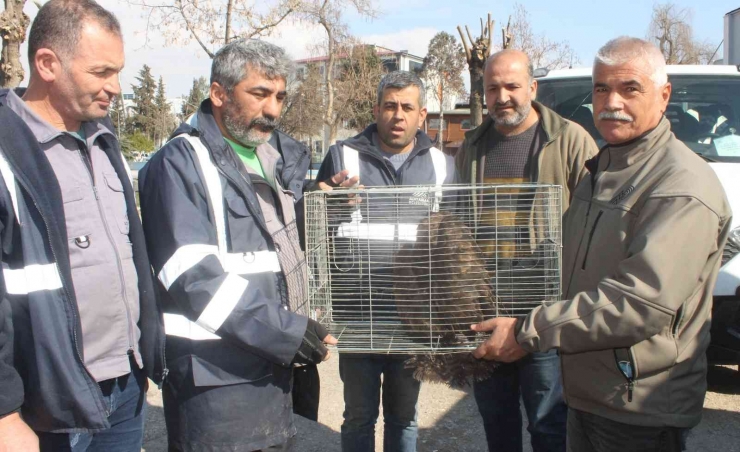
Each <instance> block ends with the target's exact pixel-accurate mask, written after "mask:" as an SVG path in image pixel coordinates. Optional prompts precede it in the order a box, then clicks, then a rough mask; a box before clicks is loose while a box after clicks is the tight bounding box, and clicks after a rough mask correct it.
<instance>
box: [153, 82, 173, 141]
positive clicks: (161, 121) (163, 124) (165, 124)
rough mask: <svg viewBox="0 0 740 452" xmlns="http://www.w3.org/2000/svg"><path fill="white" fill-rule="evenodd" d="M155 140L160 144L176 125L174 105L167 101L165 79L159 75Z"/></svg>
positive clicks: (155, 104) (155, 108) (155, 102)
mask: <svg viewBox="0 0 740 452" xmlns="http://www.w3.org/2000/svg"><path fill="white" fill-rule="evenodd" d="M154 113H155V117H154V137H153V138H154V142H155V143H156V144H158V145H160V144H162V143H163V142H164V140H166V139H167V137H168V136H169V134H170V132H171V131H172V130H171V129H172V128H173V126H174V125H175V118H174V116H173V115H172V105H171V104H170V103H169V102H167V94H166V93H165V86H164V80H163V79H162V77H161V76H160V77H159V83H158V84H157V96H156V97H155V98H154Z"/></svg>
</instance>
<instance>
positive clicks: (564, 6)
mask: <svg viewBox="0 0 740 452" xmlns="http://www.w3.org/2000/svg"><path fill="white" fill-rule="evenodd" d="M99 1H100V3H101V4H102V5H103V6H104V7H106V8H108V9H110V10H111V11H113V12H114V13H115V14H116V15H117V16H118V18H119V20H120V21H121V25H122V27H123V33H124V40H125V51H126V67H125V69H124V70H123V72H122V74H121V82H122V84H123V88H124V92H131V83H132V82H134V81H135V80H134V77H135V76H136V75H137V73H138V71H139V70H140V69H141V67H142V65H144V64H147V65H149V66H150V67H151V68H152V72H153V73H154V75H155V77H157V78H158V77H159V76H160V75H161V76H162V77H164V81H165V84H166V86H167V95H168V96H169V97H179V96H182V95H186V94H187V93H188V91H189V90H190V86H191V84H192V80H193V78H194V77H198V76H206V77H208V75H209V73H210V59H209V58H208V56H207V55H206V54H205V52H204V51H203V50H202V49H201V48H200V47H199V46H198V45H197V44H194V43H191V44H189V45H177V46H176V45H171V46H166V45H165V42H164V40H163V39H162V38H161V37H160V36H157V35H156V33H154V34H152V33H150V34H149V37H148V38H149V39H148V44H147V43H146V39H145V31H146V30H145V28H146V20H145V18H144V17H143V10H142V9H141V8H139V7H134V6H130V5H128V4H127V3H125V2H123V1H118V0H99ZM257 1H260V0H257ZM520 2H521V3H523V4H524V5H525V6H526V8H527V11H528V12H529V15H530V20H531V24H532V28H533V30H534V31H535V33H537V34H540V33H544V34H545V35H547V36H548V38H550V39H553V40H557V41H561V40H567V41H569V42H570V44H571V46H572V47H573V49H574V50H575V52H576V54H577V55H578V57H579V58H580V60H581V63H582V65H590V63H591V61H592V59H593V56H594V54H595V53H596V50H598V48H599V46H601V45H602V44H604V43H605V42H606V41H608V40H609V39H611V38H613V37H616V36H619V35H632V36H638V37H645V34H646V32H647V27H648V23H649V21H650V14H651V11H652V6H653V3H652V2H651V1H649V0H619V1H618V2H617V1H598V2H597V1H593V0H558V1H557V2H555V1H552V0H527V1H523V0H520ZM515 3H516V2H515V1H513V0H505V1H495V2H494V1H490V0H489V1H477V0H464V1H450V0H403V1H399V0H376V4H377V5H378V6H379V8H380V10H381V12H380V15H379V17H378V18H376V19H373V20H367V19H364V18H359V17H357V16H356V15H353V14H349V15H347V16H346V21H347V23H348V25H349V29H350V31H351V32H352V33H353V34H354V35H356V36H359V37H360V38H361V39H362V40H363V41H364V42H367V43H370V44H377V45H381V46H384V47H389V48H391V49H393V50H402V49H405V50H408V51H409V52H410V53H412V54H415V55H419V56H424V55H425V54H426V49H427V46H428V44H429V40H430V39H431V38H432V36H434V34H435V33H437V32H438V31H447V32H449V33H453V34H455V35H456V36H457V30H456V29H455V27H456V26H457V25H459V24H461V25H465V24H468V25H469V26H471V31H473V32H474V33H477V31H476V30H478V31H479V29H480V25H479V18H480V17H483V16H485V15H486V14H487V13H488V12H490V13H492V15H493V18H494V19H495V20H496V21H497V24H496V28H497V30H496V35H494V36H500V33H501V32H500V26H501V23H502V22H505V21H506V19H507V18H508V16H509V15H510V14H511V13H512V12H513V8H514V4H515ZM674 4H676V5H677V6H679V7H682V8H683V7H689V8H691V9H692V10H693V25H694V31H695V35H696V38H697V39H700V40H707V41H709V42H712V43H714V44H715V45H718V44H719V43H720V41H721V40H722V38H723V26H724V19H723V18H724V15H725V14H726V13H727V12H729V11H731V10H733V9H735V8H737V7H740V4H738V3H737V0H705V1H702V2H698V1H696V0H695V1H693V2H692V1H687V0H677V1H675V2H674ZM607 5H608V6H607ZM401 6H402V7H401ZM25 11H26V13H27V14H28V15H29V16H30V17H31V18H33V17H34V16H35V15H36V11H37V7H36V6H35V5H34V4H33V3H32V2H30V1H29V2H27V4H26V7H25ZM182 37H183V38H185V37H187V31H186V30H182ZM322 37H323V36H322V33H321V31H320V30H319V29H318V27H316V26H314V25H312V24H302V23H284V24H283V25H281V27H280V28H279V29H278V30H277V32H276V33H275V34H274V35H273V36H271V37H269V38H266V39H268V40H270V41H272V42H274V43H276V44H278V45H281V46H283V47H285V49H286V50H287V51H288V53H289V54H290V55H291V56H292V57H293V58H305V57H307V56H311V52H312V51H313V50H312V45H314V44H316V43H317V42H321V40H322ZM26 50H27V49H26V48H25V46H24V48H23V49H22V52H23V55H25V54H26ZM719 57H721V50H720V53H719ZM26 64H27V62H26V61H25V60H24V65H26ZM26 68H27V67H26Z"/></svg>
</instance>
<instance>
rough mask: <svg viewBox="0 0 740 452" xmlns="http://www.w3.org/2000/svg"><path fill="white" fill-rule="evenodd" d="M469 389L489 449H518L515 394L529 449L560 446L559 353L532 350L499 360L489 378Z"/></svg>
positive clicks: (559, 451) (563, 415)
mask: <svg viewBox="0 0 740 452" xmlns="http://www.w3.org/2000/svg"><path fill="white" fill-rule="evenodd" d="M520 388H521V390H520ZM473 389H474V391H473V392H474V394H475V401H476V403H477V404H478V410H479V411H480V414H481V416H483V426H484V428H485V431H486V441H487V442H488V450H489V451H490V452H521V451H522V435H521V431H522V415H521V411H520V409H519V397H520V396H521V397H522V399H523V400H524V408H525V410H526V412H527V419H528V421H529V426H528V427H527V430H528V431H529V434H530V435H531V437H532V449H533V450H534V452H564V451H565V431H566V425H567V417H568V416H567V415H568V409H567V407H566V405H565V402H564V401H563V387H562V383H561V381H560V358H559V357H558V355H557V354H556V353H555V351H550V352H548V353H532V354H530V355H528V356H526V357H525V358H522V359H521V360H519V361H517V362H515V363H510V364H502V365H501V366H500V367H499V368H497V369H496V372H494V375H493V376H492V377H491V378H489V379H487V380H484V381H480V382H476V383H475V384H474V385H473Z"/></svg>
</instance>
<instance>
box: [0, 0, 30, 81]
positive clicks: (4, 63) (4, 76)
mask: <svg viewBox="0 0 740 452" xmlns="http://www.w3.org/2000/svg"><path fill="white" fill-rule="evenodd" d="M24 3H25V0H5V11H3V12H2V13H0V37H2V42H3V50H2V54H1V55H0V88H15V87H16V86H18V85H20V83H21V81H22V80H23V66H21V58H20V57H21V43H22V42H23V40H24V39H25V37H26V28H27V27H28V23H29V20H28V16H26V15H25V14H23V5H24Z"/></svg>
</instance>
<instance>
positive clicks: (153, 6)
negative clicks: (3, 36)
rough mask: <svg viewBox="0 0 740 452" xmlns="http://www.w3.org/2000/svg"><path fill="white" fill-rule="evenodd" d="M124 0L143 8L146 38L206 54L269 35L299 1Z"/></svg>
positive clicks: (298, 4)
mask: <svg viewBox="0 0 740 452" xmlns="http://www.w3.org/2000/svg"><path fill="white" fill-rule="evenodd" d="M6 1H12V0H6ZM127 1H128V3H129V4H131V5H134V6H140V7H142V8H144V10H145V17H146V20H147V27H146V32H147V41H148V36H149V33H150V32H151V33H158V34H159V33H161V34H162V35H163V36H164V37H165V39H166V40H167V43H168V44H185V43H186V42H188V41H190V40H191V39H192V40H194V41H195V42H197V43H198V45H200V47H201V48H202V49H203V51H204V52H205V53H206V54H207V55H208V56H209V57H210V58H213V55H214V53H215V50H214V49H219V48H221V47H223V46H224V45H226V44H228V43H229V42H231V41H232V40H234V39H242V38H256V37H260V36H266V35H269V34H270V32H272V31H273V30H274V28H275V27H277V26H278V25H279V24H280V23H281V22H282V21H283V20H285V18H286V17H288V16H289V15H290V14H291V13H293V12H295V11H296V9H297V8H299V7H300V6H301V4H302V2H301V0H277V1H257V0H254V1H251V0H127ZM183 30H187V31H188V33H187V34H184V33H183V32H182V31H183Z"/></svg>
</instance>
